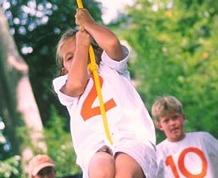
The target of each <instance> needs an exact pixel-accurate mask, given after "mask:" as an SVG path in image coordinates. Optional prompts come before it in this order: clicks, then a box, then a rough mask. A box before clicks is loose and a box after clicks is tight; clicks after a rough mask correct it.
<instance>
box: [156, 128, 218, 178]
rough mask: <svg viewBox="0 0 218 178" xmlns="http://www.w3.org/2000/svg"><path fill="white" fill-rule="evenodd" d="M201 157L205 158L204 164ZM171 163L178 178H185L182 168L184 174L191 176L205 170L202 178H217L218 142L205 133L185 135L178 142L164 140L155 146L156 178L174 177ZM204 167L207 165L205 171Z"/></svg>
mask: <svg viewBox="0 0 218 178" xmlns="http://www.w3.org/2000/svg"><path fill="white" fill-rule="evenodd" d="M201 154H202V155H201ZM200 155H201V156H200ZM170 157H171V158H170ZM201 157H202V158H206V163H203V160H204V159H202V158H201ZM169 159H171V161H169ZM167 160H168V161H167ZM172 160H173V161H172ZM167 162H168V163H167ZM169 162H171V163H169ZM172 162H173V163H174V164H175V166H176V170H177V173H178V175H179V178H187V176H185V175H184V174H187V173H184V168H185V172H189V173H190V174H193V175H197V174H200V173H202V172H203V169H205V171H206V175H205V176H204V177H202V178H217V177H218V140H217V139H215V138H214V137H213V136H212V135H210V134H209V133H207V132H191V133H186V135H185V137H184V138H183V139H182V140H181V141H179V142H170V141H168V140H167V139H165V140H164V141H163V142H161V143H159V144H158V145H157V164H158V172H157V174H158V175H157V177H158V178H174V177H175V176H174V175H175V173H174V174H173V173H172V167H171V166H170V165H172V164H173V163H172ZM167 164H168V165H167ZM205 165H207V169H206V166H205ZM182 167H183V168H182ZM203 167H204V168H203ZM182 172H183V173H182ZM199 178H201V177H199Z"/></svg>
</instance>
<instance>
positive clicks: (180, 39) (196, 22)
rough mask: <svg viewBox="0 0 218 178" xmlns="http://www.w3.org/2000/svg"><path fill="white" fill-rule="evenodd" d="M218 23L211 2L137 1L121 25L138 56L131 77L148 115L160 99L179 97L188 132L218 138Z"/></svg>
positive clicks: (217, 12) (196, 0) (132, 65)
mask: <svg viewBox="0 0 218 178" xmlns="http://www.w3.org/2000/svg"><path fill="white" fill-rule="evenodd" d="M217 19H218V5H217V3H215V1H211V0H209V1H201V0H194V1H188V0H187V1H180V0H175V1H168V0H166V1H147V0H138V1H136V4H135V5H134V6H133V7H130V8H129V9H128V18H126V21H125V22H124V23H121V25H120V27H121V30H120V31H122V33H121V32H120V33H121V35H122V36H123V37H124V38H125V39H126V40H127V41H128V42H129V44H130V45H131V46H132V47H133V48H134V50H135V52H136V54H137V56H136V59H135V60H134V63H131V71H132V72H133V74H134V77H135V79H136V80H138V83H139V88H138V90H139V92H140V94H141V96H142V97H143V99H144V101H145V103H146V105H147V106H148V109H149V110H150V108H151V105H152V103H153V102H154V100H155V98H156V97H157V96H161V95H174V96H176V97H178V99H180V100H181V101H182V103H183V104H184V108H185V112H186V117H187V123H186V124H187V130H189V131H190V130H192V131H194V130H204V131H209V132H210V133H212V134H213V135H215V136H216V137H218V131H217V129H216V125H218V120H217V117H218V110H217V108H216V105H217V104H218V98H217V96H218V77H217V76H218V61H217V58H218V50H217V49H218V42H217V38H216V37H217V33H218V32H217V28H218V23H217V22H218V21H217ZM123 27H124V28H125V29H124V28H123ZM159 138H161V136H160V135H159V133H158V140H160V139H159Z"/></svg>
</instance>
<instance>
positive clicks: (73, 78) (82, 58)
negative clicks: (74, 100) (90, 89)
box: [61, 31, 90, 96]
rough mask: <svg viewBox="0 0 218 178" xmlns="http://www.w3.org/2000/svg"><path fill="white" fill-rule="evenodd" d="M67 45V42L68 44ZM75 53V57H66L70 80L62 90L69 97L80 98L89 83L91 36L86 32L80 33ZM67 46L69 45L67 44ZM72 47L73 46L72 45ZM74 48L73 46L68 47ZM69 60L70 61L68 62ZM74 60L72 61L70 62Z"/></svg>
mask: <svg viewBox="0 0 218 178" xmlns="http://www.w3.org/2000/svg"><path fill="white" fill-rule="evenodd" d="M66 43H67V42H66ZM74 44H76V45H75V51H74V55H73V57H71V58H70V57H69V59H68V57H67V55H66V57H65V56H64V62H66V64H67V63H68V65H69V70H68V78H67V81H66V84H65V85H64V87H63V88H62V89H61V90H62V92H63V93H65V94H67V95H69V96H79V95H81V94H82V93H83V91H84V89H85V86H86V84H87V81H88V71H87V63H88V49H89V46H90V36H89V34H88V33H86V32H85V31H83V32H82V31H79V32H77V34H76V39H75V43H74ZM66 45H67V44H66ZM70 45H73V44H72V43H70ZM66 47H67V48H72V46H66ZM68 60H69V61H68ZM70 60H72V61H70Z"/></svg>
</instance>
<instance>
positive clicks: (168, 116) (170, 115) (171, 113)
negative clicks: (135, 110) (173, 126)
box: [160, 111, 181, 119]
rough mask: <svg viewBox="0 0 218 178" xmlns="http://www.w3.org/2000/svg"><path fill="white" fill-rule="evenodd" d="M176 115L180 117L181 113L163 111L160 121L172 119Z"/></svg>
mask: <svg viewBox="0 0 218 178" xmlns="http://www.w3.org/2000/svg"><path fill="white" fill-rule="evenodd" d="M176 115H181V113H179V112H177V111H165V112H164V113H162V114H161V115H160V119H166V118H171V117H174V116H176Z"/></svg>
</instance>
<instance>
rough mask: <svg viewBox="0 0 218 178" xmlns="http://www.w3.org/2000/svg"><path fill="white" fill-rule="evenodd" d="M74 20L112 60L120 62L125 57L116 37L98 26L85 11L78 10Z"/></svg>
mask: <svg viewBox="0 0 218 178" xmlns="http://www.w3.org/2000/svg"><path fill="white" fill-rule="evenodd" d="M75 18H76V23H77V24H78V25H80V26H81V28H84V29H85V30H86V31H87V32H88V33H89V34H90V35H91V36H92V37H93V38H94V39H95V41H96V42H97V43H98V45H99V46H100V47H101V48H102V49H103V50H105V51H106V53H107V54H108V55H109V56H110V57H111V58H112V59H114V60H117V61H120V60H122V59H123V58H124V57H125V56H124V52H123V50H122V46H121V44H120V41H119V40H118V38H117V37H116V35H115V34H114V33H113V32H111V31H110V30H109V29H107V28H106V27H103V26H101V25H98V24H97V23H96V22H95V21H94V20H93V18H92V17H91V16H90V14H89V12H88V11H87V10H86V9H78V10H77V13H76V15H75Z"/></svg>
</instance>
